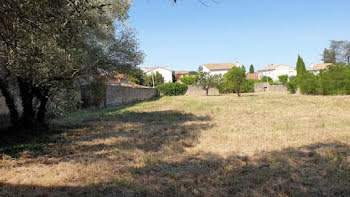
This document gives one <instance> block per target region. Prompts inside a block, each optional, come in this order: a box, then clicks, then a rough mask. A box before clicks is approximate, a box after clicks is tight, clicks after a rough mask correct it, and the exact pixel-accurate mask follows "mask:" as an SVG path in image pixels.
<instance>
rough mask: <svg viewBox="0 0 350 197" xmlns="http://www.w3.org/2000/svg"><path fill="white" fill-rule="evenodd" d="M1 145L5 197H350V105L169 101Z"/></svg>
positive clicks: (265, 97) (288, 98)
mask: <svg viewBox="0 0 350 197" xmlns="http://www.w3.org/2000/svg"><path fill="white" fill-rule="evenodd" d="M51 125H52V126H51V128H50V130H48V131H47V132H46V134H45V135H38V136H35V137H32V138H29V139H26V140H18V139H12V138H7V139H4V140H3V141H2V144H1V145H0V154H1V155H2V159H1V160H0V196H18V195H20V196H21V195H23V196H82V195H83V196H349V195H350V189H349V188H350V97H349V96H329V97H323V96H301V95H289V94H280V93H266V94H265V93H259V94H243V96H242V97H241V98H238V97H237V96H236V95H223V96H209V97H206V96H179V97H163V98H161V99H159V100H156V101H149V102H143V103H139V104H134V105H129V106H121V107H110V108H106V109H101V110H87V111H83V112H76V113H73V114H70V115H68V116H66V117H63V118H60V119H55V120H52V122H51Z"/></svg>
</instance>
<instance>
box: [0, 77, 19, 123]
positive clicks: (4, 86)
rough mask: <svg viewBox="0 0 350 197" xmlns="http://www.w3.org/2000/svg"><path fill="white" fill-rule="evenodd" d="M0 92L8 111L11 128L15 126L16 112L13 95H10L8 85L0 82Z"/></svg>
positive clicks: (16, 120) (16, 121)
mask: <svg viewBox="0 0 350 197" xmlns="http://www.w3.org/2000/svg"><path fill="white" fill-rule="evenodd" d="M0 90H1V93H2V95H3V96H4V97H5V102H6V106H7V107H8V109H9V111H10V119H11V123H12V125H13V126H14V125H17V123H18V111H17V106H16V102H15V99H14V98H13V95H11V93H10V91H9V84H8V83H7V82H5V81H2V80H0Z"/></svg>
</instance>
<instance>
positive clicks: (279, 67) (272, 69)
mask: <svg viewBox="0 0 350 197" xmlns="http://www.w3.org/2000/svg"><path fill="white" fill-rule="evenodd" d="M258 75H259V79H261V78H263V77H264V76H266V77H271V78H272V80H273V81H278V77H279V76H281V75H288V76H296V75H297V71H296V69H295V68H294V67H291V66H287V65H284V64H276V65H270V66H267V67H264V68H262V69H260V70H258Z"/></svg>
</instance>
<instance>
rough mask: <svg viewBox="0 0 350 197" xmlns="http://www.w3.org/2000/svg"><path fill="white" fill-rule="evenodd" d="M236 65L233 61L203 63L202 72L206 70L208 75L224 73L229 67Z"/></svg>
mask: <svg viewBox="0 0 350 197" xmlns="http://www.w3.org/2000/svg"><path fill="white" fill-rule="evenodd" d="M235 66H237V65H236V64H234V63H216V64H203V65H202V67H203V72H207V73H209V74H210V75H219V74H222V75H224V74H225V73H227V71H228V70H229V69H231V68H232V67H235Z"/></svg>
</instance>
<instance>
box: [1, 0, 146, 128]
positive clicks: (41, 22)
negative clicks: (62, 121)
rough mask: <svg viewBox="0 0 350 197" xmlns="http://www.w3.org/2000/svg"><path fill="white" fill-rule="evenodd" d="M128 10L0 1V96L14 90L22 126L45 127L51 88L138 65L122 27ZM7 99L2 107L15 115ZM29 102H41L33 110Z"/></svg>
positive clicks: (114, 3)
mask: <svg viewBox="0 0 350 197" xmlns="http://www.w3.org/2000/svg"><path fill="white" fill-rule="evenodd" d="M130 6H131V4H130V1H128V0H90V1H85V0H78V1H70V0H48V1H36V0H24V1H23V0H5V1H3V3H2V6H1V7H0V13H2V16H1V17H0V68H1V69H0V70H1V73H0V78H1V79H0V83H1V87H3V88H1V91H2V93H3V94H4V93H5V94H4V95H8V94H7V93H9V91H8V90H9V87H10V86H11V85H12V86H13V87H18V89H19V92H20V97H21V100H22V107H23V116H22V121H23V124H24V125H27V126H28V127H31V126H32V124H33V122H43V121H44V115H45V112H46V107H45V106H46V104H47V101H48V98H49V97H50V95H52V94H53V93H54V92H53V90H57V88H56V87H58V86H61V87H66V86H67V85H69V84H71V85H72V84H73V83H74V81H77V80H78V81H79V80H80V81H81V80H90V79H91V78H97V77H99V76H100V75H102V74H103V75H109V74H113V73H115V72H118V71H126V70H127V69H129V68H132V67H135V66H136V65H138V64H140V63H141V62H142V59H143V55H142V53H141V52H140V50H139V49H138V43H137V40H136V39H135V37H134V33H133V31H132V30H130V29H128V28H126V27H125V26H124V25H123V24H124V23H125V21H126V19H127V18H128V10H129V8H130ZM12 79H14V81H15V82H14V83H15V85H13V84H10V82H11V80H12ZM4 87H5V88H4ZM6 87H7V88H6ZM9 95H10V96H8V97H7V98H6V100H9V102H7V106H8V107H9V108H11V109H10V111H11V113H14V114H16V111H18V110H17V109H16V106H15V105H13V104H11V103H13V102H12V101H11V100H13V98H11V94H9ZM12 97H13V96H12ZM33 99H37V100H38V101H40V106H39V107H38V109H36V108H35V106H33ZM15 116H16V115H13V117H15ZM17 116H18V115H17ZM13 121H16V118H14V119H13Z"/></svg>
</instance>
